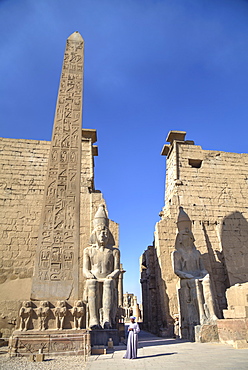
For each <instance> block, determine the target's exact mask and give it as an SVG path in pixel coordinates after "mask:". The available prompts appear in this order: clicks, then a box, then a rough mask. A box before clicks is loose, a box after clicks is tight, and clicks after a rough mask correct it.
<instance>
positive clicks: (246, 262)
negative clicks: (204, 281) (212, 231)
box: [221, 212, 248, 286]
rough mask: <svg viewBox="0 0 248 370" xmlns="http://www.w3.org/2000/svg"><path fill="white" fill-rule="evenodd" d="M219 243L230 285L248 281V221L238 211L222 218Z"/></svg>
mask: <svg viewBox="0 0 248 370" xmlns="http://www.w3.org/2000/svg"><path fill="white" fill-rule="evenodd" d="M221 243H222V250H223V255H224V259H225V265H226V269H227V273H228V278H229V281H230V286H232V285H235V284H237V283H245V282H247V281H248V222H247V220H246V219H245V217H244V216H243V215H242V213H240V212H233V213H231V214H230V215H229V216H226V217H225V218H224V219H223V224H222V230H221Z"/></svg>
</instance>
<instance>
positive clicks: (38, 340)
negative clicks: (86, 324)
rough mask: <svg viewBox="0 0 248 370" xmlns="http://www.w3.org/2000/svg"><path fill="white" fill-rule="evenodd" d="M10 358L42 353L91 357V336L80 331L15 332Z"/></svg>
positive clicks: (85, 331) (11, 343) (10, 344)
mask: <svg viewBox="0 0 248 370" xmlns="http://www.w3.org/2000/svg"><path fill="white" fill-rule="evenodd" d="M9 347H10V349H9V354H10V356H20V355H21V356H30V355H37V354H38V353H39V350H41V351H40V352H42V353H44V354H45V355H49V356H55V355H59V356H63V355H66V356H70V355H84V358H85V360H86V357H87V356H88V355H90V350H91V346H90V335H89V331H88V330H86V329H80V330H72V329H71V330H44V331H38V330H37V331H36V330H27V331H26V332H25V331H19V330H16V331H14V332H13V334H12V336H11V338H10V342H9Z"/></svg>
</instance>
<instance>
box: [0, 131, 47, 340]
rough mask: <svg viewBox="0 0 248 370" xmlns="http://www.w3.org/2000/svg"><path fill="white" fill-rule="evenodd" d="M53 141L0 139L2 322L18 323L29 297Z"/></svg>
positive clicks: (8, 327)
mask: <svg viewBox="0 0 248 370" xmlns="http://www.w3.org/2000/svg"><path fill="white" fill-rule="evenodd" d="M49 146H50V143H49V142H47V141H37V140H16V139H5V138H1V139H0V167H1V180H0V181H1V184H0V209H1V211H0V218H1V219H0V230H1V231H0V237H1V239H0V266H1V267H0V311H1V318H0V326H1V332H2V334H3V336H8V335H9V334H10V333H11V331H12V330H13V329H14V327H15V323H16V319H17V316H18V311H19V308H20V305H21V301H22V300H26V299H29V297H30V289H31V278H32V275H33V264H34V255H35V250H36V245H37V238H38V228H39V221H40V213H41V207H42V199H43V192H44V181H45V177H46V165H47V160H48V153H49Z"/></svg>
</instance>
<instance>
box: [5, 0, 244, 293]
mask: <svg viewBox="0 0 248 370" xmlns="http://www.w3.org/2000/svg"><path fill="white" fill-rule="evenodd" d="M74 31H79V32H80V33H81V35H82V36H83V38H84V40H85V75H84V107H83V127H85V128H94V129H97V132H98V145H99V157H98V158H96V160H95V165H96V167H95V184H96V188H97V189H100V190H101V191H102V192H103V194H104V197H105V199H106V201H107V205H108V211H109V216H110V218H112V219H113V220H115V221H116V222H118V223H119V224H120V249H121V253H122V262H123V264H124V268H125V269H126V271H127V272H126V274H125V275H126V276H125V281H124V290H125V291H127V290H128V291H130V292H134V293H135V294H138V295H139V261H138V259H139V256H140V255H141V253H142V252H143V250H144V249H146V247H147V246H148V245H150V244H151V243H152V242H153V232H154V225H155V223H156V222H157V221H158V220H159V216H158V214H159V212H160V210H161V208H162V207H163V205H164V182H165V158H164V157H161V156H160V151H161V148H162V146H163V144H164V143H165V138H166V136H167V133H168V131H170V130H184V131H186V132H187V139H191V140H194V141H195V143H196V144H198V145H201V146H202V147H203V149H212V150H223V151H231V152H238V153H242V152H247V134H248V128H247V123H248V1H246V0H212V1H211V0H176V1H175V0H125V1H123V0H39V1H37V0H21V1H20V0H11V1H10V0H0V97H1V99H0V136H2V137H9V138H24V139H39V140H50V138H51V132H52V125H53V117H54V110H55V104H56V97H57V90H58V84H59V78H60V73H61V66H62V60H63V53H64V48H65V41H66V39H67V37H68V36H69V35H70V34H71V33H73V32H74Z"/></svg>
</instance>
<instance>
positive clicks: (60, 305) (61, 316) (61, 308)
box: [54, 301, 68, 330]
mask: <svg viewBox="0 0 248 370" xmlns="http://www.w3.org/2000/svg"><path fill="white" fill-rule="evenodd" d="M67 311H68V310H67V307H66V301H58V302H57V306H56V308H55V311H54V315H55V317H56V327H57V329H59V330H62V329H64V321H65V317H66V315H67Z"/></svg>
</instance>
